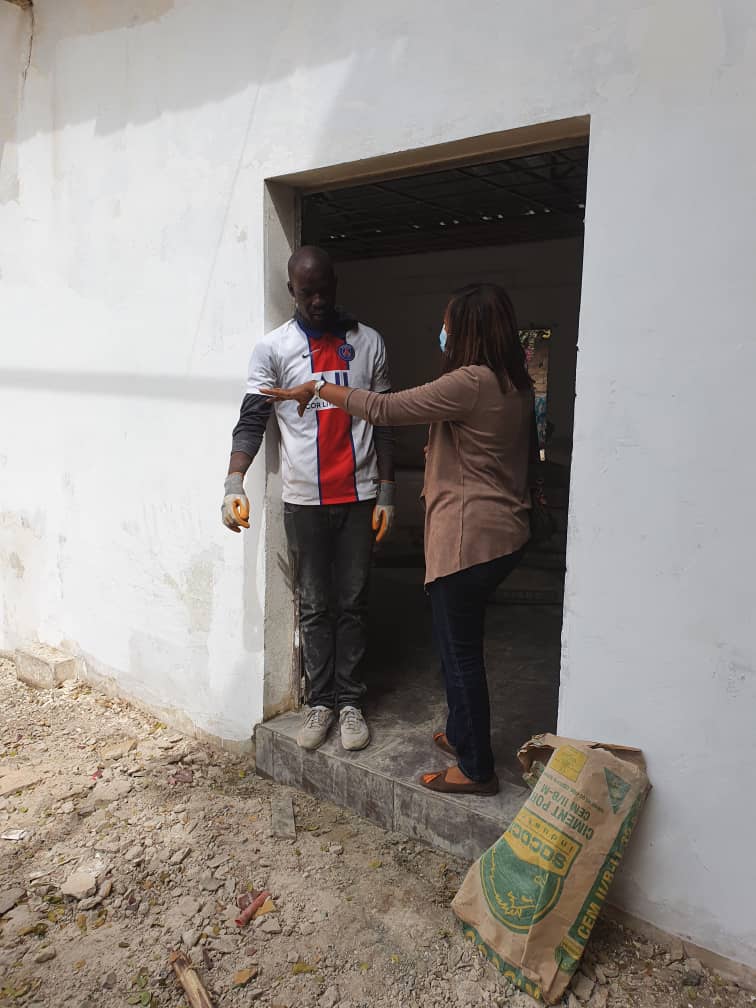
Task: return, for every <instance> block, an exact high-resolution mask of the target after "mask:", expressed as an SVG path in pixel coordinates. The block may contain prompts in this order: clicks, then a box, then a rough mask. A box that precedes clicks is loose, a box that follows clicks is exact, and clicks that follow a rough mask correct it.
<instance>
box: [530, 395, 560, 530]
mask: <svg viewBox="0 0 756 1008" xmlns="http://www.w3.org/2000/svg"><path fill="white" fill-rule="evenodd" d="M532 418H533V420H532V424H531V428H530V458H531V463H530V543H531V544H533V545H537V544H538V543H544V542H548V540H549V539H551V537H552V536H553V534H554V533H555V532H556V521H555V520H554V515H553V514H552V513H551V511H550V510H549V506H548V501H547V500H546V493H545V492H544V489H543V479H542V478H541V477H540V476H539V475H538V470H539V469H540V467H541V454H540V452H539V450H538V427H537V425H536V416H535V409H533V411H532Z"/></svg>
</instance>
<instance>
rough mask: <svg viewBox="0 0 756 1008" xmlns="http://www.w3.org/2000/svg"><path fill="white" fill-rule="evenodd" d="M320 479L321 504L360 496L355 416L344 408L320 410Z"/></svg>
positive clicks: (344, 502) (345, 501) (350, 502)
mask: <svg viewBox="0 0 756 1008" xmlns="http://www.w3.org/2000/svg"><path fill="white" fill-rule="evenodd" d="M317 416H318V482H319V483H320V503H321V504H352V503H353V502H354V501H356V500H357V499H358V498H357V486H356V483H355V478H354V476H355V474H354V447H353V445H352V418H351V417H350V416H349V414H348V413H345V412H344V410H340V409H322V410H318V414H317Z"/></svg>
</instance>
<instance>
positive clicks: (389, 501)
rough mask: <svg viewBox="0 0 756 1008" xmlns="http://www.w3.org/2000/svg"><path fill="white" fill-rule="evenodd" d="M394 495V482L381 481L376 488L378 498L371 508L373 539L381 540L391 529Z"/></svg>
mask: <svg viewBox="0 0 756 1008" xmlns="http://www.w3.org/2000/svg"><path fill="white" fill-rule="evenodd" d="M395 496H396V483H386V482H384V481H381V483H380V486H379V488H378V499H377V500H376V502H375V507H374V508H373V531H374V532H375V533H376V536H375V541H376V542H382V541H383V540H384V539H385V538H386V536H387V535H388V534H389V532H390V531H391V526H392V525H393V524H394V512H395V511H396V507H395V506H394V498H395Z"/></svg>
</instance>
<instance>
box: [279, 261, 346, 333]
mask: <svg viewBox="0 0 756 1008" xmlns="http://www.w3.org/2000/svg"><path fill="white" fill-rule="evenodd" d="M289 293H290V294H291V296H292V297H293V298H294V300H295V301H296V303H297V308H298V310H299V314H300V315H301V316H302V320H303V321H304V322H306V323H307V324H308V325H311V326H312V327H313V328H314V329H323V328H325V326H327V325H328V323H329V321H330V319H331V317H332V315H333V310H334V305H335V304H336V277H335V276H334V273H333V270H331V269H328V268H326V267H324V266H319V265H314V264H306V263H305V264H303V265H302V266H298V267H297V268H296V269H295V270H294V272H293V273H292V275H291V280H290V281H289Z"/></svg>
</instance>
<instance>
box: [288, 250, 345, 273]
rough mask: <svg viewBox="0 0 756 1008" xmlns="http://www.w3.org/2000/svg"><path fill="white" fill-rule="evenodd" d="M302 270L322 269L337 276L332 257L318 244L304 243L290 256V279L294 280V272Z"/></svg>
mask: <svg viewBox="0 0 756 1008" xmlns="http://www.w3.org/2000/svg"><path fill="white" fill-rule="evenodd" d="M301 270H305V271H308V272H309V271H310V270H321V271H323V272H325V273H331V274H332V275H333V276H334V277H335V276H336V273H335V271H334V268H333V262H332V260H331V257H330V256H329V255H328V253H327V252H326V251H325V249H322V248H318V246H317V245H303V246H302V247H301V248H298V249H297V251H296V252H294V253H292V255H291V256H290V257H289V280H292V278H293V276H294V274H295V273H298V272H300V271H301Z"/></svg>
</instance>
